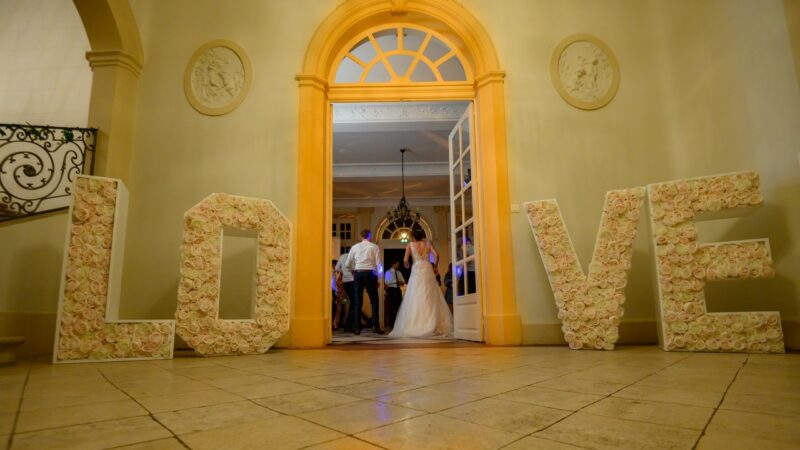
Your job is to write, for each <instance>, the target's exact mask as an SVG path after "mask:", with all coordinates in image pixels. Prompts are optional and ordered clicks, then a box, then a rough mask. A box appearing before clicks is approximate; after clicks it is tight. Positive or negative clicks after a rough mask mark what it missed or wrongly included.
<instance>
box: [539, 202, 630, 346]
mask: <svg viewBox="0 0 800 450" xmlns="http://www.w3.org/2000/svg"><path fill="white" fill-rule="evenodd" d="M644 194H645V189H644V187H636V188H631V189H623V190H617V191H609V192H606V200H605V204H604V205H603V214H602V215H601V216H600V229H599V230H598V232H597V240H596V241H595V246H594V253H593V254H592V262H591V263H590V264H589V273H588V275H586V274H584V273H583V269H582V268H581V265H580V262H579V261H578V256H577V254H576V253H575V247H574V246H573V245H572V240H571V239H570V237H569V233H568V232H567V227H566V225H565V224H564V218H563V217H562V216H561V210H560V209H559V208H558V203H557V202H556V200H555V199H550V200H538V201H535V202H529V203H525V208H526V210H527V212H528V221H529V222H530V224H531V229H532V231H533V236H534V238H535V239H536V245H537V246H538V247H539V254H540V255H541V256H542V261H543V262H544V267H545V270H546V271H547V278H548V280H550V287H551V288H552V289H553V295H554V296H555V300H556V306H557V307H558V318H559V319H560V320H561V323H562V325H561V330H562V331H563V332H564V339H565V340H566V341H567V343H568V344H569V346H570V348H572V349H581V348H596V349H598V350H599V349H605V350H613V349H614V343H616V342H617V339H618V338H619V329H618V326H619V322H620V319H621V318H622V315H623V313H624V309H623V305H624V304H625V285H626V284H627V279H628V270H630V267H631V258H632V256H633V241H634V239H635V238H636V229H637V227H638V225H639V215H640V214H639V213H640V211H641V208H642V204H643V203H644Z"/></svg>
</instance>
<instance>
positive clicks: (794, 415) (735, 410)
mask: <svg viewBox="0 0 800 450" xmlns="http://www.w3.org/2000/svg"><path fill="white" fill-rule="evenodd" d="M717 409H720V410H723V411H732V412H739V413H747V414H757V415H759V416H775V417H787V418H792V419H798V420H800V413H798V414H781V413H775V412H763V411H753V410H749V409H736V408H731V407H724V405H723V404H720V406H719V407H718V408H717Z"/></svg>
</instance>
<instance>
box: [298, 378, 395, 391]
mask: <svg viewBox="0 0 800 450" xmlns="http://www.w3.org/2000/svg"><path fill="white" fill-rule="evenodd" d="M283 381H287V380H283ZM372 381H387V380H381V379H379V378H370V379H368V380H367V381H356V382H354V383H347V384H337V385H336V386H328V387H341V386H353V385H356V384H361V383H369V382H372ZM292 383H298V384H302V385H304V386H312V387H315V388H317V389H325V388H321V387H318V386H314V385H313V384H308V383H303V382H302V381H296V382H295V381H292Z"/></svg>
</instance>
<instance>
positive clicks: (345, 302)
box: [336, 252, 355, 332]
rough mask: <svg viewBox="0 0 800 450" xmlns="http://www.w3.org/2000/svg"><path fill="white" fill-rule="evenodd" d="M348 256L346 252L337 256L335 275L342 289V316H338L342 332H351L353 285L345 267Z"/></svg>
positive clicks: (350, 273)
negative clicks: (343, 295) (337, 276)
mask: <svg viewBox="0 0 800 450" xmlns="http://www.w3.org/2000/svg"><path fill="white" fill-rule="evenodd" d="M349 256H350V254H349V253H348V252H345V253H343V254H342V255H340V256H339V262H338V263H336V273H337V274H338V275H339V280H341V282H342V286H343V287H344V294H345V297H344V298H343V299H342V307H343V308H342V314H340V316H339V326H342V327H344V331H347V332H350V331H353V323H354V322H353V308H351V307H350V305H352V304H353V299H354V298H355V294H354V293H353V289H354V288H355V283H354V282H353V271H352V270H350V269H349V268H348V267H347V258H348V257H349Z"/></svg>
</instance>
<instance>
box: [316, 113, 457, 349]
mask: <svg viewBox="0 0 800 450" xmlns="http://www.w3.org/2000/svg"><path fill="white" fill-rule="evenodd" d="M468 106H469V102H402V103H400V102H386V103H337V104H334V105H333V140H332V142H333V144H332V149H333V189H332V192H333V194H332V195H333V209H332V213H333V217H332V233H331V236H332V239H331V254H332V257H333V259H335V260H338V259H339V257H340V256H341V255H343V254H345V253H347V252H348V251H349V250H350V247H352V246H353V245H355V244H356V243H358V242H359V241H360V240H361V238H360V235H359V232H360V230H362V229H365V228H368V229H370V230H371V231H372V234H373V238H372V241H373V242H375V243H376V244H377V245H378V246H379V248H380V253H381V259H382V261H383V265H382V267H380V268H379V279H382V278H383V276H384V273H385V271H386V270H390V268H391V264H392V262H394V261H400V268H399V269H400V270H398V272H400V273H401V274H402V277H403V279H404V280H405V281H406V282H407V281H408V277H409V275H410V271H409V270H406V269H405V268H404V267H403V262H402V257H403V254H404V252H405V246H406V243H407V242H409V240H410V239H411V230H412V229H413V228H419V229H421V230H422V231H423V232H424V234H425V236H426V238H427V239H429V240H430V241H431V242H433V244H434V245H435V247H436V249H437V250H438V252H439V262H438V266H437V268H438V273H439V280H440V287H441V290H442V292H443V294H444V293H446V286H445V275H446V274H447V270H448V264H449V262H450V260H451V242H450V240H451V238H450V233H451V229H450V227H451V211H450V195H451V186H450V183H451V181H450V174H449V172H450V170H449V168H450V166H449V165H450V160H449V141H448V136H449V135H450V133H451V131H452V129H453V127H454V126H455V125H456V123H457V122H458V120H459V118H460V117H461V116H462V115H463V113H464V111H465V110H466V109H467V107H468ZM401 149H405V151H404V152H402V153H401V151H400V150H401ZM402 199H405V201H406V204H407V206H408V210H409V212H410V216H411V217H412V219H415V220H412V221H409V220H408V219H407V218H406V219H405V220H404V219H402V218H400V217H399V214H398V212H397V211H398V207H399V205H400V204H401V201H402ZM332 288H334V289H335V288H336V282H335V280H332ZM340 289H341V286H340ZM378 292H379V297H380V302H379V305H380V306H379V311H378V312H377V314H378V317H379V321H380V324H381V328H382V329H383V330H385V331H387V332H388V331H389V330H391V328H392V325H393V324H392V319H393V317H392V314H391V313H392V311H391V310H390V305H389V304H388V299H387V295H386V292H385V290H384V289H383V288H382V287H380V286H379V289H378ZM336 297H337V295H336V293H334V295H333V298H334V302H333V305H332V306H331V318H332V325H337V327H336V328H334V332H333V343H334V344H343V343H353V342H358V343H369V344H387V343H391V344H431V343H442V342H452V337H450V338H446V339H443V338H433V339H390V338H387V337H386V336H385V335H383V336H381V335H377V334H374V333H364V334H362V335H361V336H354V335H353V333H352V332H346V331H345V329H347V330H350V329H351V328H352V327H353V325H352V321H351V322H350V324H348V323H347V318H346V316H345V308H349V306H351V304H348V305H347V306H345V304H344V303H343V302H339V305H338V314H337V302H336ZM340 297H341V296H340ZM363 297H364V299H363V301H362V305H363V307H362V311H363V313H364V315H365V316H369V317H371V316H372V314H373V312H372V308H371V306H370V301H369V298H368V296H367V294H366V292H365V293H364V296H363ZM349 312H350V315H351V317H352V312H351V311H349ZM351 320H352V319H351ZM356 326H358V325H356ZM368 328H369V327H367V325H366V324H365V325H364V330H365V331H366V330H367V329H368Z"/></svg>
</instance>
